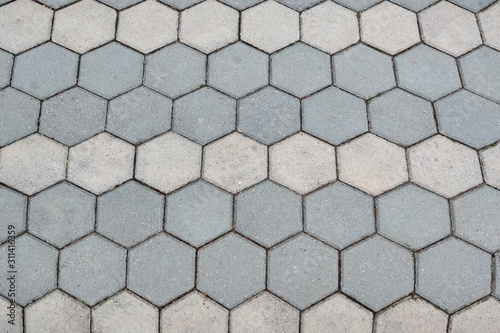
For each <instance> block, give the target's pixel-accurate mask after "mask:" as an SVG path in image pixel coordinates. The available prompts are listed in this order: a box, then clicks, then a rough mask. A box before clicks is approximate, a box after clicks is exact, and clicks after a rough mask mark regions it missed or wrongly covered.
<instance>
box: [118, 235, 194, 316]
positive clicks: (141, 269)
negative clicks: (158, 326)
mask: <svg viewBox="0 0 500 333" xmlns="http://www.w3.org/2000/svg"><path fill="white" fill-rule="evenodd" d="M194 266H195V250H194V249H193V248H192V247H190V246H189V245H186V244H184V243H182V242H180V241H178V240H176V239H174V238H173V237H171V236H168V235H166V234H165V233H161V234H159V235H156V236H155V237H153V238H151V239H149V240H148V241H147V242H145V243H143V244H141V245H139V246H138V247H136V248H134V249H132V250H131V251H130V253H129V258H128V267H129V270H128V280H127V287H128V289H130V290H132V291H133V292H135V293H137V294H138V295H140V296H142V297H144V298H146V299H147V300H148V301H150V302H151V303H153V304H155V305H157V306H163V305H165V304H166V303H168V302H170V301H171V300H173V299H174V298H177V297H178V296H180V295H182V294H184V293H186V292H188V291H189V290H191V289H192V288H194V274H195V273H194V270H195V267H194Z"/></svg>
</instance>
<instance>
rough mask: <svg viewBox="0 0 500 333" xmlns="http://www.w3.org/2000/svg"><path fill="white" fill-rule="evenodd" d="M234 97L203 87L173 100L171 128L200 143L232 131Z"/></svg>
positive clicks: (233, 124)
mask: <svg viewBox="0 0 500 333" xmlns="http://www.w3.org/2000/svg"><path fill="white" fill-rule="evenodd" d="M235 127H236V101H235V100H234V99H232V98H230V97H227V96H226V95H224V94H221V93H220V92H218V91H216V90H213V89H212V88H208V87H205V88H202V89H200V90H197V91H195V92H193V93H190V94H188V95H185V96H183V97H181V98H179V99H177V100H176V101H175V104H174V115H173V130H174V131H175V132H177V133H179V134H182V135H184V136H186V137H188V138H190V139H191V140H194V141H196V142H198V143H199V144H201V145H204V144H207V143H209V142H211V141H213V140H215V139H218V138H220V137H221V136H223V135H226V134H228V133H230V132H232V131H234V129H235Z"/></svg>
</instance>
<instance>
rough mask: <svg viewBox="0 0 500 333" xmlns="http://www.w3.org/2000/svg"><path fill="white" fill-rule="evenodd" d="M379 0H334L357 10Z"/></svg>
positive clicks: (361, 9) (363, 8)
mask: <svg viewBox="0 0 500 333" xmlns="http://www.w3.org/2000/svg"><path fill="white" fill-rule="evenodd" d="M381 1H382V0H335V2H337V3H339V4H341V5H343V6H346V7H347V8H350V9H352V10H355V11H357V12H360V11H363V10H365V9H367V8H369V7H371V6H373V5H375V4H377V3H379V2H381Z"/></svg>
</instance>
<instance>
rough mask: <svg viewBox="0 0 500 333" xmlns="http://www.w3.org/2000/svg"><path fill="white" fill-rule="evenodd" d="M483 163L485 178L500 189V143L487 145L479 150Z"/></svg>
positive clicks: (489, 183)
mask: <svg viewBox="0 0 500 333" xmlns="http://www.w3.org/2000/svg"><path fill="white" fill-rule="evenodd" d="M479 156H480V157H481V163H482V165H483V174H484V180H485V182H486V183H487V184H488V185H491V186H494V187H496V188H497V189H500V145H498V143H497V144H496V145H495V146H490V147H487V148H486V149H483V150H482V151H480V152H479Z"/></svg>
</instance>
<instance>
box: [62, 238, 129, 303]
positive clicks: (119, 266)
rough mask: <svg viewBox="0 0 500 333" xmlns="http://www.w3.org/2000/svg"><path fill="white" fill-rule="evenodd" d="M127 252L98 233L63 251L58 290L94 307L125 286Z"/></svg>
mask: <svg viewBox="0 0 500 333" xmlns="http://www.w3.org/2000/svg"><path fill="white" fill-rule="evenodd" d="M126 255H127V251H126V250H125V249H124V248H122V247H120V246H118V245H116V244H114V243H112V242H111V241H109V240H107V239H105V238H104V237H102V236H99V235H97V234H91V235H89V236H87V237H85V238H84V239H82V240H80V241H78V242H76V243H74V244H71V245H70V246H68V247H66V248H64V249H63V250H61V254H60V258H59V288H61V289H62V290H64V291H66V292H67V293H69V294H71V295H73V296H75V297H78V298H79V299H81V300H82V301H84V302H85V303H87V304H89V305H91V306H93V305H95V304H97V303H98V302H100V301H101V300H103V299H104V298H106V297H109V296H111V295H113V294H114V293H116V292H117V291H119V290H120V289H122V288H124V287H125V266H126Z"/></svg>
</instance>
